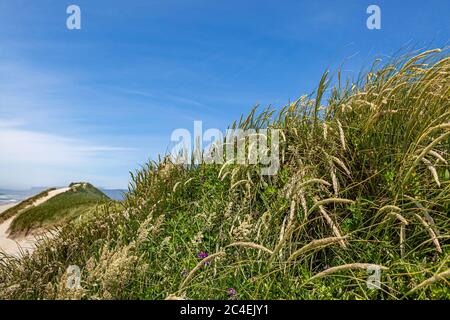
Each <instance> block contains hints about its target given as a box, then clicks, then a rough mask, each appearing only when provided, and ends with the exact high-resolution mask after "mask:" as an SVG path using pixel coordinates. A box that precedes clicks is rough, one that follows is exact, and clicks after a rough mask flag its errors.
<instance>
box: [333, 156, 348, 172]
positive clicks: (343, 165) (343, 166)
mask: <svg viewBox="0 0 450 320" xmlns="http://www.w3.org/2000/svg"><path fill="white" fill-rule="evenodd" d="M330 158H331V159H332V160H333V161H334V162H335V163H337V164H338V165H339V166H340V167H341V168H342V169H343V170H344V171H345V173H346V174H347V175H348V176H351V173H350V170H349V169H348V168H347V166H346V165H345V163H344V162H342V160H341V159H339V158H337V157H335V156H330Z"/></svg>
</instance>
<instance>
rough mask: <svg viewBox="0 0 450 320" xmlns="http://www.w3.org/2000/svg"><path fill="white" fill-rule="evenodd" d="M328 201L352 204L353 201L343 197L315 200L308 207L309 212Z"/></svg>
mask: <svg viewBox="0 0 450 320" xmlns="http://www.w3.org/2000/svg"><path fill="white" fill-rule="evenodd" d="M329 203H345V204H353V203H355V201H353V200H349V199H343V198H328V199H323V200H320V201H316V202H315V203H314V205H313V206H312V207H311V209H309V213H311V212H313V211H314V210H315V209H316V208H317V207H320V206H323V205H326V204H329Z"/></svg>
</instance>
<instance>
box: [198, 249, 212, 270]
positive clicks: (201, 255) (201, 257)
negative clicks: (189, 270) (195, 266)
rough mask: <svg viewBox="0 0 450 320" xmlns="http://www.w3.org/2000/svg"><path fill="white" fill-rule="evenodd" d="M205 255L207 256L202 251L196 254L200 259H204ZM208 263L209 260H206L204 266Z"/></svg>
mask: <svg viewBox="0 0 450 320" xmlns="http://www.w3.org/2000/svg"><path fill="white" fill-rule="evenodd" d="M207 256H208V254H207V253H206V252H204V251H201V252H199V254H197V257H198V258H199V259H202V260H203V259H205V258H206V257H207ZM209 263H210V262H209V261H206V262H205V266H209Z"/></svg>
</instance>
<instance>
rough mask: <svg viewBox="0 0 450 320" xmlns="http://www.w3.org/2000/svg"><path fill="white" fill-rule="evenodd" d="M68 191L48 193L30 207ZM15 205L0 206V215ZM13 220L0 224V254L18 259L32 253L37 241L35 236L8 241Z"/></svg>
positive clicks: (66, 189)
mask: <svg viewBox="0 0 450 320" xmlns="http://www.w3.org/2000/svg"><path fill="white" fill-rule="evenodd" d="M68 190H70V188H69V187H67V188H60V189H56V190H53V191H50V192H49V193H48V195H46V196H45V197H42V198H39V199H38V200H36V201H35V202H33V204H32V206H38V205H40V204H42V203H44V202H45V201H47V200H48V199H50V198H52V197H54V196H56V195H58V194H60V193H63V192H66V191H68ZM16 204H17V203H8V204H5V205H0V213H2V212H3V211H5V210H6V209H8V208H11V207H13V206H15V205H16ZM14 218H15V216H14V217H11V218H9V219H8V220H6V221H4V222H3V223H1V224H0V252H3V253H6V254H7V255H12V256H16V257H20V256H21V255H22V254H24V253H31V252H33V250H34V247H35V244H36V240H37V239H36V236H33V235H30V236H26V237H21V238H19V239H15V240H12V239H10V238H9V226H10V225H11V222H12V221H13V220H14Z"/></svg>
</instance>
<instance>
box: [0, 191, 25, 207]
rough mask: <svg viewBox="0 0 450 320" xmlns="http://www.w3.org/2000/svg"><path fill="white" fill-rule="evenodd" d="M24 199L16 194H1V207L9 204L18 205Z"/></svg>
mask: <svg viewBox="0 0 450 320" xmlns="http://www.w3.org/2000/svg"><path fill="white" fill-rule="evenodd" d="M22 199H23V198H22V197H20V196H19V195H15V194H1V193H0V205H2V204H9V203H16V202H19V201H21V200H22Z"/></svg>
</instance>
